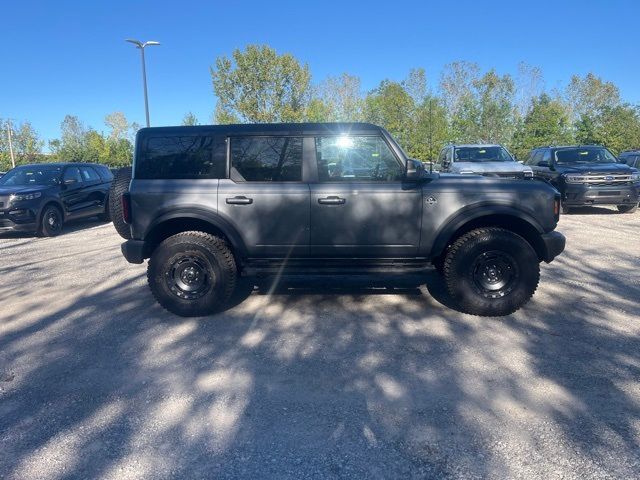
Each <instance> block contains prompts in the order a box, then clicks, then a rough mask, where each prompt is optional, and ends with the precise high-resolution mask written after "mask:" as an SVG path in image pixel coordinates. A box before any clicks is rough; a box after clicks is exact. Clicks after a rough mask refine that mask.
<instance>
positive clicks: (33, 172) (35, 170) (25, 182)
mask: <svg viewBox="0 0 640 480" xmlns="http://www.w3.org/2000/svg"><path fill="white" fill-rule="evenodd" d="M61 172H62V168H61V167H55V166H51V165H43V166H40V165H39V166H32V167H17V168H14V169H13V170H10V171H8V172H7V173H6V174H5V175H4V176H2V177H0V185H4V186H16V187H26V186H30V185H58V184H59V183H60V173H61Z"/></svg>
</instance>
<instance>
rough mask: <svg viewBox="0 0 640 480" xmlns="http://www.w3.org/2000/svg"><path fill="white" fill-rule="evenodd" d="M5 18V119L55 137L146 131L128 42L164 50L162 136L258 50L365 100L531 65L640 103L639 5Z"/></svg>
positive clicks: (90, 12) (157, 98)
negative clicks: (111, 117)
mask: <svg viewBox="0 0 640 480" xmlns="http://www.w3.org/2000/svg"><path fill="white" fill-rule="evenodd" d="M0 18H2V21H1V22H0V62H1V65H2V69H1V70H0V72H1V73H0V117H4V118H7V117H9V118H12V119H14V120H15V121H18V122H19V121H22V120H29V121H31V122H32V124H33V125H34V127H35V128H36V130H37V131H38V132H39V133H40V135H41V136H42V137H44V138H45V139H50V138H55V137H57V136H58V135H59V126H60V122H61V121H62V119H63V117H64V115H65V114H67V113H70V114H74V115H78V116H79V117H80V118H81V120H82V121H83V122H85V123H86V124H88V125H90V126H92V127H94V128H96V129H97V130H103V129H105V126H104V123H103V119H104V116H105V115H106V114H107V113H109V112H112V111H115V110H120V111H123V112H124V113H125V114H126V116H127V118H128V119H129V120H130V121H137V122H139V123H141V124H142V123H143V122H144V110H143V97H142V87H141V73H140V58H139V53H138V51H137V50H135V49H134V47H133V46H132V45H130V44H127V43H125V42H124V39H125V38H130V37H133V38H138V39H142V40H158V41H160V42H162V46H160V47H151V48H149V49H148V50H147V52H148V53H147V73H148V81H149V102H150V110H151V123H152V125H171V124H178V123H180V121H181V120H182V117H183V116H184V114H185V113H186V112H188V111H192V112H194V113H195V114H196V115H197V116H198V118H199V120H200V121H201V122H206V123H208V122H210V119H211V114H212V112H213V110H214V106H215V97H214V95H213V91H212V88H211V78H210V74H209V67H210V66H211V65H212V64H213V63H214V61H215V59H216V57H217V56H219V55H224V54H227V55H228V54H230V53H231V51H232V50H233V49H234V48H237V47H244V46H245V45H246V44H249V43H266V44H269V45H270V46H272V47H274V48H275V49H276V50H278V51H279V52H290V53H292V54H294V55H295V56H296V57H297V58H299V59H300V60H301V61H304V62H307V63H308V64H309V66H310V68H311V71H312V74H313V79H314V81H315V82H319V81H320V80H322V79H323V78H325V77H326V76H327V75H339V74H340V73H342V72H349V73H351V74H354V75H358V76H360V77H361V78H362V83H363V87H364V89H366V90H368V89H371V88H373V87H375V86H376V85H377V83H378V82H379V81H380V80H382V79H384V78H390V79H397V80H400V79H402V78H404V77H405V75H406V74H407V72H408V71H409V69H410V68H412V67H424V68H425V69H426V71H427V76H428V77H429V80H430V81H431V84H432V85H436V84H437V81H438V78H439V76H440V72H441V70H442V67H443V66H444V65H445V64H447V63H449V62H452V61H455V60H468V61H473V62H477V63H479V64H480V66H481V67H482V68H483V69H485V70H486V69H489V68H491V67H495V68H496V69H497V70H498V72H500V73H512V74H515V73H516V70H517V65H518V63H519V62H520V61H524V62H526V63H528V64H531V65H536V66H539V67H541V68H542V70H543V73H544V77H545V84H546V87H547V88H554V87H561V86H563V85H564V84H565V83H566V82H567V81H568V79H569V77H570V75H571V74H573V73H578V74H586V73H587V72H590V71H593V72H594V73H596V74H598V75H600V76H602V77H603V78H605V79H607V80H611V81H614V82H615V83H616V84H617V85H618V86H619V87H620V89H621V92H622V95H623V97H624V99H625V100H626V101H629V102H632V103H640V35H639V34H638V31H637V22H638V19H639V18H640V2H639V1H638V0H635V1H631V0H628V1H622V0H609V1H578V0H567V1H562V0H556V1H546V0H535V1H529V2H518V1H514V0H512V1H480V0H477V1H466V0H464V1H448V2H447V1H438V2H435V1H434V2H430V1H422V2H420V1H414V2H410V1H400V0H395V1H389V2H375V1H368V2H359V1H346V0H342V1H333V0H325V1H322V2H312V1H303V0H300V1H296V2H294V1H282V2H278V1H275V0H273V1H255V2H254V1H244V2H231V1H227V2H218V1H208V2H205V1H199V2H195V1H188V0H184V1H162V0H155V1H153V2H150V1H139V0H128V1H121V0H111V1H108V2H107V1H97V0H92V1H89V0H85V1H48V2H44V1H30V0H21V1H14V2H5V4H4V5H3V6H2V14H1V16H0Z"/></svg>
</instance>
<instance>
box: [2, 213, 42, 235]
mask: <svg viewBox="0 0 640 480" xmlns="http://www.w3.org/2000/svg"><path fill="white" fill-rule="evenodd" d="M37 230H38V223H37V218H36V212H35V211H34V210H31V209H10V210H0V232H28V233H34V232H36V231H37Z"/></svg>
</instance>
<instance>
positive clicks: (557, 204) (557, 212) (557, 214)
mask: <svg viewBox="0 0 640 480" xmlns="http://www.w3.org/2000/svg"><path fill="white" fill-rule="evenodd" d="M553 215H554V216H555V217H556V220H558V219H559V218H560V196H559V195H558V196H556V198H555V200H554V201H553Z"/></svg>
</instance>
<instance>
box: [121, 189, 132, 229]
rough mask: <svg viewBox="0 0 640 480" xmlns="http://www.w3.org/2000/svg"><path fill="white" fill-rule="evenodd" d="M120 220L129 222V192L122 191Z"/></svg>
mask: <svg viewBox="0 0 640 480" xmlns="http://www.w3.org/2000/svg"><path fill="white" fill-rule="evenodd" d="M121 200H122V220H124V223H126V224H127V225H129V224H130V223H131V197H130V196H129V193H128V192H127V193H123V194H122V197H121Z"/></svg>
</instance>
